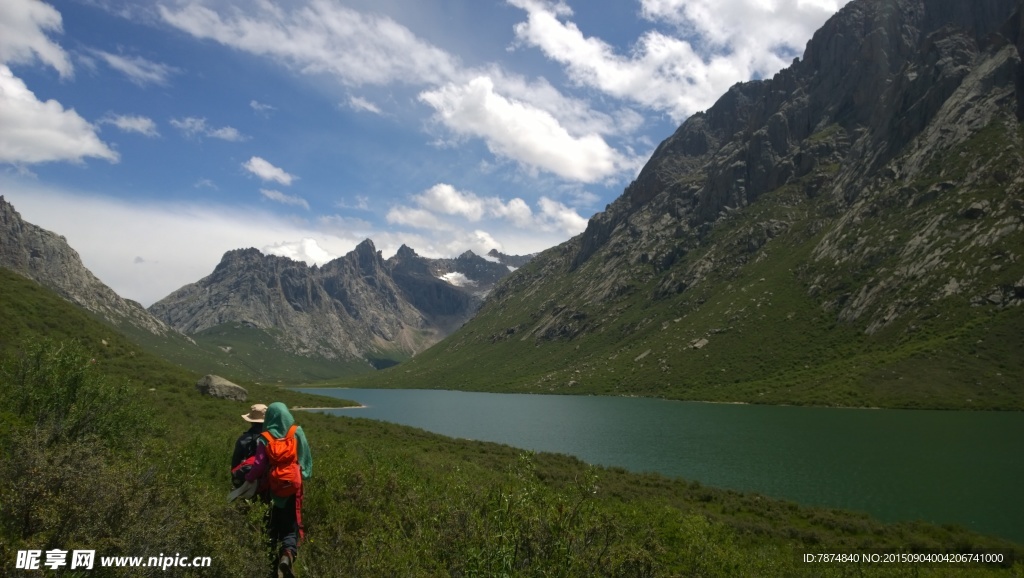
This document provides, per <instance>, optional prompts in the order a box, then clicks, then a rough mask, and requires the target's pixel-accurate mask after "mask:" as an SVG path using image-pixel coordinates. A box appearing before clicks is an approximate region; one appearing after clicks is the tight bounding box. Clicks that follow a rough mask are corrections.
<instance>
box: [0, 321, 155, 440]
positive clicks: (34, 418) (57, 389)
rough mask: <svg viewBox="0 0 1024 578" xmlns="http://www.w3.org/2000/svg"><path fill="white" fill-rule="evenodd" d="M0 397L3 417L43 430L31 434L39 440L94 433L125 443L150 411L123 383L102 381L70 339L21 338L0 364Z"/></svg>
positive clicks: (139, 430)
mask: <svg viewBox="0 0 1024 578" xmlns="http://www.w3.org/2000/svg"><path fill="white" fill-rule="evenodd" d="M0 400H2V401H3V408H4V409H3V411H4V414H6V417H5V420H6V421H20V422H22V423H24V424H25V425H31V426H34V427H36V428H37V429H38V431H39V432H45V434H46V437H45V438H38V439H37V442H38V443H42V444H44V445H52V444H55V443H59V442H66V441H68V440H77V439H84V438H88V437H92V436H96V437H99V438H100V439H102V440H103V441H104V442H105V443H107V444H109V445H111V446H114V447H120V448H126V447H131V446H132V445H134V444H135V442H136V441H137V439H138V438H139V437H141V436H142V435H144V432H146V430H147V429H148V428H150V427H151V423H152V416H151V410H150V409H149V408H144V407H142V406H141V405H140V404H138V403H137V402H136V401H135V396H132V394H131V392H130V391H129V389H128V388H127V387H125V386H120V387H118V386H113V385H110V384H109V383H107V382H106V381H105V380H104V379H103V378H102V376H101V375H100V374H99V372H98V371H97V368H96V362H95V358H93V357H91V356H90V355H89V354H88V353H87V352H86V350H85V349H84V348H83V347H82V345H81V344H79V343H78V342H75V341H69V342H65V343H57V342H53V341H49V340H41V341H30V342H27V343H25V344H24V345H23V346H22V348H21V350H20V353H15V354H13V355H11V356H9V357H8V358H6V359H5V360H4V361H3V362H2V364H0Z"/></svg>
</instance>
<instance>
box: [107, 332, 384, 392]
mask: <svg viewBox="0 0 1024 578" xmlns="http://www.w3.org/2000/svg"><path fill="white" fill-rule="evenodd" d="M126 333H127V334H128V335H129V337H131V339H132V341H134V342H135V343H137V344H139V345H140V346H141V347H143V348H145V349H146V350H147V351H149V352H150V353H152V354H154V355H156V356H159V357H161V358H163V359H166V360H168V361H171V362H173V363H176V364H178V365H180V366H182V367H186V368H188V369H190V370H192V371H195V372H197V373H201V374H207V373H214V374H217V375H221V376H224V377H227V378H229V379H233V380H245V381H255V382H261V383H272V384H292V385H294V384H302V383H307V382H310V381H322V380H325V379H329V378H337V377H339V376H346V377H347V376H355V375H359V374H362V373H368V372H371V371H373V366H372V365H370V364H369V363H366V362H363V361H337V360H331V359H325V358H323V357H319V356H311V357H307V356H302V355H297V354H294V353H291V352H288V351H285V350H283V349H282V348H281V347H280V345H279V344H278V342H277V341H276V340H275V339H274V336H273V334H272V332H270V331H267V330H263V329H259V328H254V327H247V326H245V325H242V324H240V323H225V324H223V325H219V326H217V327H211V328H210V329H207V330H205V331H201V332H199V333H197V334H195V335H191V336H189V337H187V338H186V337H183V336H182V335H180V334H170V335H154V334H152V333H150V332H148V331H146V330H144V329H140V328H131V327H129V328H127V329H126ZM381 362H382V363H383V364H384V366H387V365H391V364H394V363H395V362H396V360H390V359H385V358H382V359H381Z"/></svg>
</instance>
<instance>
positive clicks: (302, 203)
mask: <svg viewBox="0 0 1024 578" xmlns="http://www.w3.org/2000/svg"><path fill="white" fill-rule="evenodd" d="M260 194H261V195H263V196H264V197H265V198H267V199H270V200H271V201H274V202H277V203H282V204H285V205H295V206H296V207H302V208H303V209H306V210H307V211H308V210H309V203H308V202H306V199H303V198H302V197H299V196H296V195H286V194H284V193H282V192H281V191H275V190H273V189H260Z"/></svg>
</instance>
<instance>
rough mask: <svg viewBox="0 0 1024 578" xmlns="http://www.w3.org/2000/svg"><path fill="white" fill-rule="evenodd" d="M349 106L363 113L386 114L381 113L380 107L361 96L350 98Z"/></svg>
mask: <svg viewBox="0 0 1024 578" xmlns="http://www.w3.org/2000/svg"><path fill="white" fill-rule="evenodd" d="M348 105H349V107H351V108H352V109H353V110H357V111H363V112H372V113H373V114H384V112H383V111H381V109H380V107H378V106H377V105H376V104H373V103H372V102H370V101H368V100H366V99H365V98H363V97H361V96H351V97H349V99H348Z"/></svg>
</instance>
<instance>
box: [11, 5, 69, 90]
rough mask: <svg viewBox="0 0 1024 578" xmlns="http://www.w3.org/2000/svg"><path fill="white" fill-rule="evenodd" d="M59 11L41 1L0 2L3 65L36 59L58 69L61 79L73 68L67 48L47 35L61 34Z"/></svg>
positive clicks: (27, 62)
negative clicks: (49, 33) (66, 51)
mask: <svg viewBox="0 0 1024 578" xmlns="http://www.w3.org/2000/svg"><path fill="white" fill-rule="evenodd" d="M62 29H63V27H62V23H61V17H60V12H57V10H56V9H54V7H53V6H50V5H49V4H46V3H44V2H39V1H38V0H3V2H0V64H6V63H11V64H29V63H31V62H33V61H34V60H36V59H39V60H40V61H42V62H44V63H45V64H48V65H50V66H52V67H53V68H55V69H56V70H57V72H59V73H60V75H61V76H62V77H69V76H71V74H72V72H73V69H72V66H71V61H70V60H69V59H68V56H67V54H66V53H65V52H64V49H63V48H61V47H60V45H58V44H57V43H55V42H53V41H52V40H50V39H49V38H48V37H47V36H46V32H47V31H50V32H55V33H60V32H61V31H62Z"/></svg>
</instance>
